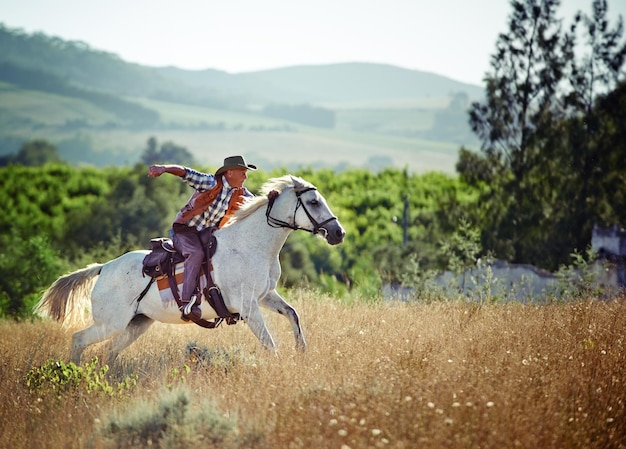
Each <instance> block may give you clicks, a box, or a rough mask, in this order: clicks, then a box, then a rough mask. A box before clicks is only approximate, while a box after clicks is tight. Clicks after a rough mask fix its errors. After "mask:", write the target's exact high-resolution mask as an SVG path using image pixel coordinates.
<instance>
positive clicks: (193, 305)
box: [181, 295, 202, 318]
mask: <svg viewBox="0 0 626 449" xmlns="http://www.w3.org/2000/svg"><path fill="white" fill-rule="evenodd" d="M181 312H182V313H183V317H187V316H194V317H197V318H200V317H201V316H202V311H201V309H200V307H199V304H198V297H197V296H196V295H194V296H192V297H191V299H190V300H189V302H188V303H187V304H183V307H182V309H181Z"/></svg>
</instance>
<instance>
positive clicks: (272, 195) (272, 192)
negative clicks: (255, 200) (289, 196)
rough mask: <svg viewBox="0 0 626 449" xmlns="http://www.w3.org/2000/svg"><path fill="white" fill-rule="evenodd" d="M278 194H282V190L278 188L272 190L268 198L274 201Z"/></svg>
mask: <svg viewBox="0 0 626 449" xmlns="http://www.w3.org/2000/svg"><path fill="white" fill-rule="evenodd" d="M278 195H280V192H279V191H278V190H272V191H271V192H269V193H268V194H267V199H268V200H270V201H273V200H275V199H276V198H278Z"/></svg>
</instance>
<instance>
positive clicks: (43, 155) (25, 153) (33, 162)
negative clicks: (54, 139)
mask: <svg viewBox="0 0 626 449" xmlns="http://www.w3.org/2000/svg"><path fill="white" fill-rule="evenodd" d="M50 162H61V158H60V157H59V154H58V152H57V148H56V147H55V146H54V145H53V144H51V143H50V142H48V141H47V140H43V139H35V140H30V141H28V142H25V143H24V144H23V145H22V146H21V147H20V149H19V151H18V152H17V154H15V155H13V156H9V157H5V158H3V161H2V162H0V165H7V164H8V163H13V164H20V165H25V166H28V167H40V166H42V165H44V164H47V163H50Z"/></svg>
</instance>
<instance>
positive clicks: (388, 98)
mask: <svg viewBox="0 0 626 449" xmlns="http://www.w3.org/2000/svg"><path fill="white" fill-rule="evenodd" d="M481 95H482V89H481V88H480V87H478V86H472V85H467V84H463V83H460V82H457V81H454V80H451V79H448V78H445V77H441V76H438V75H435V74H432V73H426V72H419V71H414V70H407V69H403V68H399V67H394V66H388V65H381V64H369V63H343V64H330V65H320V66H297V67H285V68H280V69H274V70H266V71H258V72H249V73H238V74H230V73H227V72H223V71H219V70H214V69H207V70H201V71H188V70H182V69H178V68H175V67H160V68H159V67H146V66H141V65H138V64H134V63H130V62H125V61H123V60H121V59H120V58H119V57H117V56H116V55H113V54H110V53H105V52H101V51H97V50H94V49H91V48H90V47H89V46H88V45H87V44H85V43H82V42H68V41H63V40H61V39H59V38H55V37H49V36H46V35H44V34H41V33H35V34H32V35H29V34H26V33H24V32H21V31H20V30H15V29H10V28H7V27H5V26H4V25H1V24H0V155H4V154H10V153H13V152H15V151H17V150H18V148H19V146H20V145H21V143H22V142H24V141H25V140H29V139H34V138H44V139H47V140H49V141H51V142H53V143H55V144H56V145H57V147H58V148H59V151H60V153H61V155H62V156H63V157H66V158H67V157H70V159H69V160H70V161H71V162H73V163H88V164H96V165H101V164H127V163H133V162H134V161H136V160H138V158H139V155H140V153H141V151H142V149H143V148H144V146H145V142H146V141H147V140H148V138H149V137H156V138H157V139H158V140H159V141H161V142H164V141H173V142H175V143H176V144H177V145H182V146H185V147H187V148H188V149H189V151H191V152H192V153H193V154H194V155H195V156H196V157H197V159H198V160H199V161H203V162H204V161H206V163H207V164H213V163H219V161H220V160H221V159H222V158H223V157H224V156H225V155H226V153H230V152H238V153H243V154H246V155H253V156H256V157H257V158H258V159H257V160H262V161H264V162H266V164H268V165H270V166H278V165H282V166H290V167H295V166H298V165H303V164H305V165H310V164H314V165H321V166H330V167H344V166H350V165H357V166H364V167H368V168H372V169H380V168H382V167H384V166H386V165H392V166H401V167H404V166H408V167H409V169H411V170H415V171H423V170H443V171H447V172H452V171H453V170H454V163H455V161H456V155H457V153H458V148H459V146H460V145H469V146H471V145H473V144H474V143H475V142H474V141H473V137H472V135H471V133H470V132H469V129H468V125H467V123H466V120H467V119H466V114H465V111H464V109H463V108H466V107H467V106H468V105H469V102H470V101H473V100H476V99H479V98H480V96H481ZM270 108H273V109H272V111H273V113H272V114H270V113H269V111H270ZM276 111H278V113H276ZM314 116H315V117H317V118H319V117H323V118H324V120H323V121H319V120H318V121H317V122H315V121H314V120H313V119H312V117H314ZM320 123H321V124H320ZM450 130H452V132H451V131H450ZM81 148H82V151H81Z"/></svg>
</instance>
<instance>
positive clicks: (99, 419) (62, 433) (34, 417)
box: [0, 291, 626, 449]
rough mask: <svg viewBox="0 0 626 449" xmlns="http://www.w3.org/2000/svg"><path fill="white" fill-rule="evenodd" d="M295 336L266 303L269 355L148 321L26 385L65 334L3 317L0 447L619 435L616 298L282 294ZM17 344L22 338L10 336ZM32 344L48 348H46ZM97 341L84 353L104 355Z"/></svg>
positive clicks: (544, 442) (243, 343)
mask: <svg viewBox="0 0 626 449" xmlns="http://www.w3.org/2000/svg"><path fill="white" fill-rule="evenodd" d="M288 299H289V300H290V302H291V303H292V304H293V305H294V306H295V307H296V309H297V310H298V311H299V312H300V316H301V321H302V324H303V328H304V332H305V336H306V339H307V342H308V348H307V351H306V353H304V354H300V353H297V352H296V351H295V350H294V349H293V336H292V333H291V328H290V326H289V324H288V322H287V320H285V318H284V317H280V316H278V315H267V319H268V327H269V329H270V331H271V332H272V333H273V335H274V337H275V339H276V341H277V343H278V346H279V353H278V355H277V356H269V355H268V354H266V353H264V352H263V350H261V349H260V347H259V343H258V341H257V340H256V339H255V337H254V336H253V335H252V333H251V332H250V330H249V329H248V328H247V327H246V325H245V324H241V323H240V324H237V325H236V326H224V327H220V328H218V329H216V330H212V331H207V330H206V329H201V328H199V327H197V326H194V325H188V326H174V325H160V324H155V325H153V328H151V329H150V330H149V331H148V332H147V334H145V335H144V336H142V337H140V339H139V340H138V341H137V342H136V343H135V344H134V345H133V346H131V347H130V348H128V350H127V351H126V352H124V353H122V355H121V357H120V360H119V363H118V364H117V365H115V366H113V367H112V368H111V370H110V372H109V374H108V376H107V380H108V382H110V383H111V384H112V385H114V386H115V385H116V383H118V382H122V381H123V380H124V379H125V378H128V377H132V376H134V375H137V385H136V387H131V389H130V390H122V394H121V395H118V396H114V397H109V396H107V395H101V394H97V393H95V392H92V393H89V392H88V390H87V386H86V385H84V384H82V385H81V384H78V385H72V384H70V385H69V386H68V389H67V391H61V392H56V393H55V392H54V391H51V387H53V386H55V385H57V386H58V385H60V383H59V382H57V383H55V382H51V381H48V382H43V386H42V387H39V388H35V389H34V390H33V391H32V392H30V391H29V389H28V387H27V386H26V376H27V373H28V372H29V370H31V369H33V368H38V367H41V366H42V365H43V364H44V363H46V361H47V360H50V359H51V360H62V361H63V360H67V355H68V352H69V342H70V333H69V332H67V331H64V330H62V329H60V328H59V327H58V326H56V325H53V324H52V323H49V322H32V323H31V322H24V323H15V322H0V356H1V357H2V360H3V367H4V368H3V375H2V376H0V388H1V389H2V391H3V394H2V395H0V419H1V420H2V422H3V423H4V424H3V431H2V432H1V433H0V447H7V448H9V447H10V448H13V449H22V448H32V447H42V448H60V447H68V448H69V447H71V448H76V449H80V448H91V449H103V448H113V447H116V448H131V447H157V448H164V447H207V448H214V447H215V448H217V447H220V448H222V449H229V448H241V447H245V448H258V449H265V448H290V447H291V448H320V449H324V448H341V447H343V448H348V447H349V448H369V447H372V448H376V447H389V448H412V447H420V448H423V449H429V448H436V449H440V448H443V447H445V448H450V449H455V448H468V447H484V448H495V447H502V448H508V447H522V448H561V447H566V448H571V449H576V448H581V449H582V448H585V449H605V448H618V447H623V442H624V441H626V427H625V426H624V422H626V421H625V420H626V408H625V407H624V400H625V398H624V384H625V383H626V365H624V357H623V354H624V350H625V347H624V344H625V343H624V339H623V330H624V328H625V326H626V309H625V308H626V304H625V303H624V301H614V302H604V301H594V300H591V299H590V300H582V301H577V302H572V303H568V304H560V305H551V306H535V305H521V304H506V305H504V304H500V305H482V306H481V305H478V304H465V303H460V302H446V303H435V304H430V305H425V304H417V303H371V302H369V303H368V302H366V301H363V302H357V303H353V304H349V305H348V304H343V303H341V302H339V301H336V300H334V299H332V298H329V297H322V298H320V297H318V296H317V295H314V294H312V293H311V292H306V291H298V292H291V294H290V295H289V296H288ZM16 342H19V344H16ZM44 342H45V344H43V343H44ZM103 350H104V347H103V346H100V347H95V348H93V349H91V350H89V351H88V352H87V354H86V356H87V360H89V358H90V357H93V356H99V357H100V358H102V356H103Z"/></svg>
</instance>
